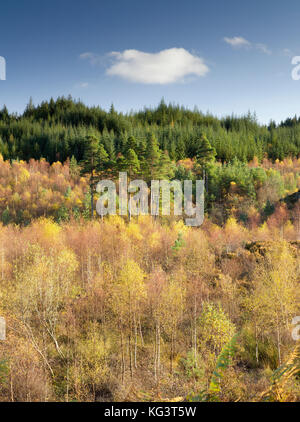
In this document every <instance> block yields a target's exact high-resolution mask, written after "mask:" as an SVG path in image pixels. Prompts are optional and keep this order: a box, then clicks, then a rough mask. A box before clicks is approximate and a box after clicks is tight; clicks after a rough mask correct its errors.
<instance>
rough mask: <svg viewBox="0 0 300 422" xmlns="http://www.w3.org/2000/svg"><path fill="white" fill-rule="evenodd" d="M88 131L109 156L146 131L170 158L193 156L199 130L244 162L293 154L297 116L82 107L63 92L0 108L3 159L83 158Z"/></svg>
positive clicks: (299, 126) (299, 129)
mask: <svg viewBox="0 0 300 422" xmlns="http://www.w3.org/2000/svg"><path fill="white" fill-rule="evenodd" d="M91 132H93V133H94V135H95V136H96V137H97V138H98V139H100V140H101V143H102V144H103V146H104V148H105V151H106V153H107V154H108V156H109V158H110V159H111V160H115V159H116V157H118V155H119V154H123V153H124V150H125V149H126V144H127V142H128V138H129V137H130V136H133V137H134V138H135V139H136V141H137V146H138V147H139V148H140V149H142V148H143V145H144V144H145V143H146V141H147V139H148V137H149V136H150V134H152V135H153V136H154V137H155V138H156V139H157V141H158V145H159V148H160V149H161V151H167V152H168V155H169V157H170V159H171V160H173V161H178V160H182V159H184V158H191V159H192V158H194V157H195V156H196V155H197V150H198V148H199V139H201V137H202V136H203V135H205V137H206V138H207V139H208V140H209V142H210V144H211V146H212V147H213V148H214V149H215V151H216V159H217V160H220V161H222V162H224V161H226V162H229V161H232V160H233V159H234V158H236V159H238V160H240V161H243V162H246V161H250V160H252V159H253V158H254V157H258V159H259V160H262V159H263V158H264V157H265V156H267V157H268V158H270V159H272V160H275V159H280V160H282V159H284V158H285V157H288V156H297V155H298V154H299V148H300V122H299V119H297V118H296V117H295V118H294V119H287V120H286V121H285V122H282V124H280V125H278V126H277V125H276V124H275V123H274V122H270V124H269V125H268V126H266V125H260V124H258V122H257V119H256V117H255V115H252V114H251V113H248V115H246V116H242V117H236V116H228V117H225V118H221V119H218V118H216V117H214V116H212V115H210V114H203V113H202V112H200V111H198V110H197V109H195V110H193V111H190V110H187V109H185V108H184V107H179V106H175V105H167V104H166V103H165V102H164V101H161V103H160V104H159V105H158V107H156V108H155V109H150V108H145V109H144V110H143V111H139V112H136V113H133V112H132V113H130V114H122V113H118V112H117V111H116V110H115V109H114V107H113V106H112V107H111V109H110V111H109V112H106V111H104V110H103V109H101V108H100V107H87V106H85V105H84V104H83V103H82V102H80V101H74V100H73V99H72V98H71V97H69V98H63V97H62V98H58V99H57V100H56V101H54V100H53V99H51V100H50V101H45V102H43V103H41V104H40V105H38V106H34V105H33V103H32V101H30V102H29V104H28V106H27V107H26V110H25V111H24V113H23V114H22V115H16V114H9V113H8V111H7V109H6V107H4V108H3V109H2V110H0V153H1V154H2V155H3V157H4V158H5V159H22V160H29V159H30V158H35V159H39V158H41V157H43V158H45V159H46V160H47V161H49V162H50V163H52V162H54V161H57V160H60V161H62V162H63V161H65V160H66V159H67V158H68V157H69V158H71V157H72V156H74V157H75V158H76V160H77V161H80V160H81V159H82V158H83V155H84V150H85V139H86V137H87V136H88V134H90V133H91Z"/></svg>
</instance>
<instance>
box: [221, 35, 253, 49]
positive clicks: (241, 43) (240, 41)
mask: <svg viewBox="0 0 300 422" xmlns="http://www.w3.org/2000/svg"><path fill="white" fill-rule="evenodd" d="M224 41H225V42H226V43H227V44H230V45H231V46H232V47H250V45H251V43H250V42H249V41H247V40H246V39H245V38H243V37H233V38H228V37H224Z"/></svg>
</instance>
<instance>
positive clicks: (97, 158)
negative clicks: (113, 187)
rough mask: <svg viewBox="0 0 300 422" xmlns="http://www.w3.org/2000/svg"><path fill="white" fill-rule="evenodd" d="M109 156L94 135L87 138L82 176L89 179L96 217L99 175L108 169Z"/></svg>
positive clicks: (92, 206)
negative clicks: (95, 192)
mask: <svg viewBox="0 0 300 422" xmlns="http://www.w3.org/2000/svg"><path fill="white" fill-rule="evenodd" d="M107 161H108V155H107V153H106V151H105V149H104V147H103V145H102V144H100V143H99V140H98V139H97V137H96V136H94V135H89V136H88V137H87V138H86V143H85V151H84V157H83V160H82V162H81V166H82V167H81V175H85V176H88V177H89V186H90V194H91V216H92V218H93V217H94V190H95V187H96V184H97V182H98V181H99V175H100V174H101V173H102V172H103V171H104V170H105V169H106V168H107Z"/></svg>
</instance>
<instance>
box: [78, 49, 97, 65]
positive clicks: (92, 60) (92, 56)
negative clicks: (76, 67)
mask: <svg viewBox="0 0 300 422" xmlns="http://www.w3.org/2000/svg"><path fill="white" fill-rule="evenodd" d="M79 58H80V59H81V60H88V61H89V62H90V63H91V64H93V65H94V64H100V63H101V56H99V55H98V54H95V53H91V52H90V51H88V52H86V53H82V54H80V56H79Z"/></svg>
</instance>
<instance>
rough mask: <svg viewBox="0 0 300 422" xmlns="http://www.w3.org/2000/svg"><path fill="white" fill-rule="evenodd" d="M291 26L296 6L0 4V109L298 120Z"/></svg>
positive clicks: (299, 6) (299, 51)
mask: <svg viewBox="0 0 300 422" xmlns="http://www.w3.org/2000/svg"><path fill="white" fill-rule="evenodd" d="M299 21H300V3H299V1H297V0H286V1H285V2H283V1H278V0H273V1H270V0H260V1H257V0H252V1H251V2H250V1H249V2H246V1H240V0H239V1H238V0H226V1H225V0H218V1H217V0H210V1H207V0H206V1H202V0H185V1H182V0H181V1H177V0H159V1H158V0H152V1H144V0H139V1H136V0H126V1H125V0H110V1H109V2H108V1H102V0H98V1H96V0H85V1H80V2H79V1H75V0H73V1H71V0H61V1H57V0H52V1H51V2H43V1H36V0H27V1H26V2H25V1H24V0H10V1H9V2H5V3H2V4H1V13H0V56H3V57H5V59H6V63H7V69H6V75H7V79H6V81H0V106H2V105H3V104H6V105H7V107H8V108H9V110H10V111H17V112H22V111H23V109H24V107H25V105H26V104H27V103H28V100H29V97H30V96H32V98H33V101H34V103H38V102H40V101H42V100H44V99H49V98H50V97H51V96H52V97H54V98H56V97H57V96H60V95H65V96H67V95H69V94H71V95H72V96H73V97H75V98H80V99H82V101H84V102H85V103H86V104H88V105H100V106H101V107H103V108H105V109H108V108H109V106H110V104H111V103H114V105H115V108H116V109H117V110H120V111H124V112H126V111H130V110H137V109H140V108H143V107H144V106H155V105H157V104H158V102H159V101H160V99H161V98H162V97H164V98H165V101H166V102H174V103H176V104H177V103H179V104H181V105H184V106H187V107H189V108H193V107H194V106H197V107H198V108H199V109H200V110H202V111H204V112H206V111H210V112H211V113H213V114H216V115H219V116H220V115H226V114H231V113H235V114H243V113H247V111H248V110H251V111H256V113H257V117H258V119H259V121H261V122H268V121H269V120H270V119H271V118H273V119H275V120H276V121H280V120H281V119H284V118H286V117H288V116H293V115H295V114H297V115H300V80H299V81H295V80H293V79H292V77H291V71H292V68H293V66H292V64H291V59H292V56H296V55H299V56H300V25H299ZM225 39H226V40H225ZM127 50H133V51H131V52H130V51H129V52H128V51H127ZM112 52H115V54H111V53H112ZM144 53H145V54H144Z"/></svg>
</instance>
